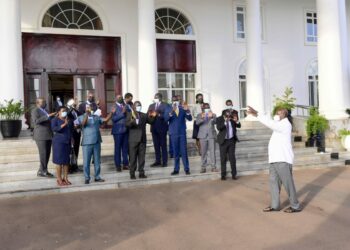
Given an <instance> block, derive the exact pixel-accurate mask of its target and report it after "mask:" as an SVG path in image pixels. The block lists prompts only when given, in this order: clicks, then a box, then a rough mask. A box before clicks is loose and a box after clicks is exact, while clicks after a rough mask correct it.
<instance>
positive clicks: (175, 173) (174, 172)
mask: <svg viewBox="0 0 350 250" xmlns="http://www.w3.org/2000/svg"><path fill="white" fill-rule="evenodd" d="M178 174H179V172H176V171H173V172H172V173H171V175H172V176H174V175H178Z"/></svg>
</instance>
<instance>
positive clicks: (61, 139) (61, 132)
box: [51, 117, 74, 144]
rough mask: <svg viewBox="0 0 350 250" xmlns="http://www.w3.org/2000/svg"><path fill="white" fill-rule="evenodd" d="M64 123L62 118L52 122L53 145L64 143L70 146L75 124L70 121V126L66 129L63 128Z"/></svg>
mask: <svg viewBox="0 0 350 250" xmlns="http://www.w3.org/2000/svg"><path fill="white" fill-rule="evenodd" d="M63 123H64V121H62V120H61V119H60V118H58V117H55V118H53V119H52V120H51V128H52V131H53V132H54V136H53V138H52V142H53V143H62V144H70V143H71V139H72V134H73V128H74V127H73V122H72V121H71V120H69V122H68V125H67V126H65V127H64V128H61V125H62V124H63Z"/></svg>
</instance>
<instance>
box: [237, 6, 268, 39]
mask: <svg viewBox="0 0 350 250" xmlns="http://www.w3.org/2000/svg"><path fill="white" fill-rule="evenodd" d="M260 13H261V14H260V18H261V22H260V23H261V40H263V41H264V40H265V30H264V11H263V9H262V8H261V9H260ZM234 23H235V24H234V27H235V28H234V30H235V39H236V40H237V41H245V38H246V7H245V6H244V5H237V6H236V7H235V21H234Z"/></svg>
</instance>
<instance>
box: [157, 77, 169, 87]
mask: <svg viewBox="0 0 350 250" xmlns="http://www.w3.org/2000/svg"><path fill="white" fill-rule="evenodd" d="M168 87H169V86H168V85H167V79H166V74H158V88H168Z"/></svg>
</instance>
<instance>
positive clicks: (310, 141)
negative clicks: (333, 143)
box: [305, 135, 315, 148]
mask: <svg viewBox="0 0 350 250" xmlns="http://www.w3.org/2000/svg"><path fill="white" fill-rule="evenodd" d="M314 146H315V139H314V136H313V135H311V136H310V138H309V139H307V141H306V142H305V147H307V148H311V147H314Z"/></svg>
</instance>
